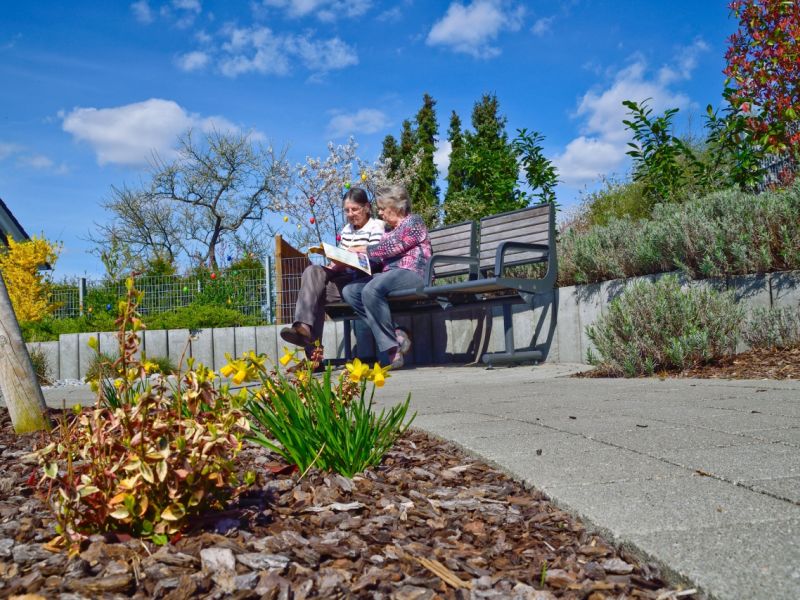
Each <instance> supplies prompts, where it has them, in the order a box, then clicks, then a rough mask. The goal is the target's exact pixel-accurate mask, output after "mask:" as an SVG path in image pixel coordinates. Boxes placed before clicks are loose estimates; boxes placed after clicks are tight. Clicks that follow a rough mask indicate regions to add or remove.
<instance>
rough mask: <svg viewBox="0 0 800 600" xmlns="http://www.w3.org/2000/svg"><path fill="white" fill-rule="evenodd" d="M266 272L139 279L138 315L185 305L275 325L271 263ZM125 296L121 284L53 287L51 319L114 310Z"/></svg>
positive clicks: (78, 283)
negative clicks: (224, 310) (231, 311)
mask: <svg viewBox="0 0 800 600" xmlns="http://www.w3.org/2000/svg"><path fill="white" fill-rule="evenodd" d="M267 263H268V265H267V269H247V270H244V269H241V270H229V271H221V272H219V273H209V274H206V275H198V276H189V277H184V276H178V275H175V276H160V277H139V278H137V280H136V287H137V289H139V290H141V291H142V292H144V295H143V297H142V301H141V304H140V306H139V309H140V312H141V313H142V314H143V315H153V314H158V313H164V312H169V311H173V310H176V309H179V308H183V307H187V306H190V305H197V304H205V305H212V306H221V307H227V308H231V309H234V310H237V311H239V312H241V313H243V314H245V315H248V316H252V317H256V318H258V319H259V320H260V321H261V322H262V323H265V324H266V323H272V322H273V321H274V306H275V289H274V285H273V282H274V272H273V268H272V261H271V260H268V261H267ZM125 294H126V289H125V282H124V281H107V280H101V281H94V280H89V279H80V280H78V281H76V282H74V283H72V284H55V285H54V286H53V287H52V290H51V294H50V298H51V301H52V302H53V303H54V304H55V305H56V309H55V311H54V313H53V315H54V316H55V317H56V318H71V317H77V316H80V315H82V314H85V313H92V312H99V311H114V312H115V311H116V308H117V303H118V302H119V300H120V299H121V298H123V297H124V296H125Z"/></svg>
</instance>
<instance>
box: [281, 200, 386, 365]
mask: <svg viewBox="0 0 800 600" xmlns="http://www.w3.org/2000/svg"><path fill="white" fill-rule="evenodd" d="M344 216H345V218H346V219H347V225H345V226H344V228H343V229H342V232H341V235H340V242H339V246H341V247H342V248H345V249H349V248H350V247H352V246H358V247H361V248H363V247H369V246H371V245H373V244H377V243H378V241H380V239H381V236H382V235H383V231H384V224H383V221H381V220H379V219H374V218H372V214H371V207H370V203H369V198H368V197H367V193H366V192H365V191H364V190H362V189H361V188H351V189H350V190H349V191H348V192H347V193H346V194H345V195H344ZM357 273H359V272H358V271H355V270H354V269H350V268H348V267H345V266H343V265H341V264H337V263H330V264H328V265H326V266H324V267H321V266H319V265H310V266H309V267H306V269H305V271H303V276H302V278H301V280H300V292H299V294H298V296H297V305H296V306H295V313H294V322H293V323H292V326H291V327H284V328H283V329H281V337H282V338H283V339H284V340H285V341H287V342H289V343H290V344H294V345H296V346H303V347H304V348H305V351H306V356H308V357H309V358H311V353H312V352H313V350H314V347H315V345H316V344H317V342H319V340H320V339H321V337H322V327H323V325H324V323H325V303H326V302H339V301H341V299H342V296H341V290H342V288H343V286H344V285H346V284H348V283H350V282H351V281H353V280H354V279H355V278H356V277H358V275H357Z"/></svg>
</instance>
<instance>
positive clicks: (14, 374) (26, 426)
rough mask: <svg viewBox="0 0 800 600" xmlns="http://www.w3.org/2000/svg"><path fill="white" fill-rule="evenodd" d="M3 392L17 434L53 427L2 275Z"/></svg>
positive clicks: (0, 348) (0, 359) (0, 363)
mask: <svg viewBox="0 0 800 600" xmlns="http://www.w3.org/2000/svg"><path fill="white" fill-rule="evenodd" d="M0 392H2V394H3V400H4V402H5V404H6V406H7V407H8V412H9V414H10V415H11V424H12V425H13V426H14V431H15V432H17V433H30V432H32V431H40V430H42V429H50V423H49V421H48V419H47V405H46V404H45V402H44V394H42V388H41V387H39V382H38V381H37V379H36V373H35V372H34V370H33V364H32V363H31V357H30V354H28V347H27V346H26V345H25V342H24V340H23V339H22V331H21V330H20V328H19V323H18V322H17V315H16V314H14V308H13V307H12V306H11V299H10V298H9V297H8V289H7V288H6V282H5V281H4V280H3V275H2V274H0Z"/></svg>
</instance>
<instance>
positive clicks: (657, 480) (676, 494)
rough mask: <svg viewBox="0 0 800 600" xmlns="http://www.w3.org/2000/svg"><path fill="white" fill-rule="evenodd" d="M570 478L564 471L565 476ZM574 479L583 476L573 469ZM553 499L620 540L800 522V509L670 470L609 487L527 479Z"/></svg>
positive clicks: (730, 486)
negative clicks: (778, 521)
mask: <svg viewBox="0 0 800 600" xmlns="http://www.w3.org/2000/svg"><path fill="white" fill-rule="evenodd" d="M565 474H566V473H565ZM569 474H570V475H575V474H578V475H579V474H580V473H578V472H577V471H576V470H575V469H571V470H570V471H569ZM526 479H527V480H528V481H530V483H531V484H533V485H534V486H535V487H537V488H540V489H543V490H544V491H545V492H547V493H548V494H549V495H550V496H551V497H552V498H553V499H554V500H556V501H557V502H558V503H559V504H561V505H564V506H570V507H573V508H574V509H576V510H577V512H578V514H580V515H581V516H582V517H583V518H585V519H588V520H589V521H590V522H592V523H594V524H596V525H598V526H600V527H601V528H603V529H609V530H610V531H612V532H613V533H614V535H615V536H616V537H617V539H625V538H626V537H628V536H630V535H631V534H633V533H652V532H655V531H664V530H681V531H684V532H686V533H687V534H691V533H692V532H693V531H694V530H696V529H699V528H704V527H723V526H729V525H733V524H736V523H743V524H746V523H761V522H768V521H774V520H776V519H785V518H793V519H800V506H796V505H793V504H789V503H787V502H785V501H783V500H778V499H776V498H772V497H769V496H766V495H764V494H762V493H759V492H756V491H752V490H749V489H746V488H743V487H741V486H735V485H731V484H730V483H727V482H724V481H719V480H718V479H714V478H712V477H702V476H699V475H690V474H684V473H681V472H678V471H677V470H673V471H672V476H668V477H651V478H649V479H638V480H635V483H634V480H633V479H624V480H623V479H620V480H618V481H612V482H608V483H590V482H583V483H577V482H576V481H575V480H574V478H572V482H571V483H566V482H568V481H571V478H568V477H563V478H562V479H561V483H559V482H557V481H554V480H547V481H544V480H543V481H542V482H541V483H540V480H539V478H537V476H536V473H535V472H533V473H531V475H530V477H527V478H526Z"/></svg>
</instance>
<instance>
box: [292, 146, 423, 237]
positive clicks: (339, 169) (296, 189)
mask: <svg viewBox="0 0 800 600" xmlns="http://www.w3.org/2000/svg"><path fill="white" fill-rule="evenodd" d="M357 150H358V143H357V142H356V141H355V139H353V138H352V137H351V138H350V139H348V141H347V143H346V144H340V145H335V144H334V143H333V142H329V143H328V156H327V158H325V159H322V158H312V157H310V156H309V157H307V158H306V160H305V162H304V163H301V164H298V165H297V166H296V167H295V173H294V181H293V185H292V190H293V193H291V194H290V195H289V197H288V198H287V199H286V200H285V202H284V204H283V205H282V206H281V210H282V211H283V214H284V217H283V218H284V221H285V222H286V224H287V227H288V233H287V237H288V238H289V240H290V241H291V243H292V244H293V245H294V246H296V247H298V248H304V247H307V246H309V245H312V244H319V243H321V242H323V241H328V242H331V241H333V240H334V239H336V235H337V234H338V233H339V231H341V229H342V227H344V224H345V219H344V216H343V214H342V197H343V196H344V194H345V193H346V192H347V190H348V189H350V188H351V187H361V188H363V189H365V190H366V191H367V193H368V194H369V196H370V198H371V199H374V197H375V194H376V192H377V191H378V190H380V189H381V188H384V187H388V186H390V185H392V184H397V183H402V184H406V185H408V184H409V182H410V181H411V180H412V179H413V177H414V173H415V171H416V169H417V168H418V167H419V164H420V162H421V160H422V155H421V152H420V153H418V154H417V155H415V156H414V158H413V159H412V160H411V161H410V162H409V164H406V163H405V162H401V164H400V167H399V168H398V169H397V172H396V174H395V175H394V176H392V177H391V178H390V177H389V174H388V173H389V167H390V162H389V161H388V160H386V161H384V160H380V159H379V160H377V161H375V162H373V163H370V162H368V161H366V160H364V159H362V158H360V157H359V156H358V153H357Z"/></svg>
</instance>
